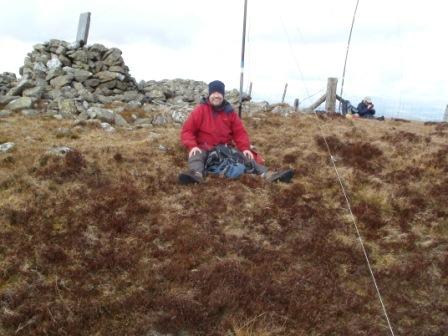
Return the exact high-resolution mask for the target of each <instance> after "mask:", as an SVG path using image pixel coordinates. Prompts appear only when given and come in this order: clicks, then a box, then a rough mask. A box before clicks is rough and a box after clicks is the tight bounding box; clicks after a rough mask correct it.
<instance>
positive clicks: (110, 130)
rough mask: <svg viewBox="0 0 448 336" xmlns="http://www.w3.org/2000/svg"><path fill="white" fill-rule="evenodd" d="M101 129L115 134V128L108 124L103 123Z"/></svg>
mask: <svg viewBox="0 0 448 336" xmlns="http://www.w3.org/2000/svg"><path fill="white" fill-rule="evenodd" d="M101 128H102V129H103V130H105V131H106V132H110V133H112V132H115V128H113V127H112V126H111V125H110V124H108V123H107V122H102V123H101Z"/></svg>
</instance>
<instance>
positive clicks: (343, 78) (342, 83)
mask: <svg viewBox="0 0 448 336" xmlns="http://www.w3.org/2000/svg"><path fill="white" fill-rule="evenodd" d="M358 4H359V0H357V1H356V6H355V12H354V13H353V19H352V25H351V27H350V33H349V34H348V42H347V50H346V52H345V61H344V70H342V80H341V93H340V94H339V96H340V97H341V98H344V97H343V96H342V93H343V92H344V81H345V69H346V67H347V59H348V51H349V49H350V41H351V39H352V31H353V26H354V25H355V18H356V11H357V10H358ZM340 107H341V105H339V109H340Z"/></svg>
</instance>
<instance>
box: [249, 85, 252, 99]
mask: <svg viewBox="0 0 448 336" xmlns="http://www.w3.org/2000/svg"><path fill="white" fill-rule="evenodd" d="M249 97H251V98H252V82H250V85H249Z"/></svg>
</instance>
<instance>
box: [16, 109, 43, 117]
mask: <svg viewBox="0 0 448 336" xmlns="http://www.w3.org/2000/svg"><path fill="white" fill-rule="evenodd" d="M20 114H21V115H23V116H24V117H35V116H37V115H39V112H38V111H37V110H34V109H24V110H21V111H20Z"/></svg>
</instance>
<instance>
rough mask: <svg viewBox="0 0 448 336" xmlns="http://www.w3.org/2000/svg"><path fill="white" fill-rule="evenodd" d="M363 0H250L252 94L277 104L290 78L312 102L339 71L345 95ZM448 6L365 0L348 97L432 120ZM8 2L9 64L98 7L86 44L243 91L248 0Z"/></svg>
mask: <svg viewBox="0 0 448 336" xmlns="http://www.w3.org/2000/svg"><path fill="white" fill-rule="evenodd" d="M355 5H356V0H340V1H334V0H313V1H301V0H276V1H272V0H270V1H268V0H248V21H247V37H246V60H245V73H244V79H245V81H244V82H245V85H244V88H245V90H247V89H248V85H249V82H253V96H254V99H255V100H257V101H260V100H267V101H269V102H270V103H275V102H278V101H280V100H281V97H282V93H283V88H284V85H285V83H288V94H287V97H286V100H287V101H288V102H289V103H292V102H293V100H294V98H296V97H298V98H300V100H301V101H303V104H304V105H309V104H311V103H312V102H313V100H314V99H316V98H318V97H319V96H320V95H322V94H323V93H324V91H325V88H326V83H327V78H328V77H338V78H339V85H338V93H339V92H340V89H341V85H340V84H341V78H342V71H343V66H344V58H345V53H346V47H347V40H348V35H349V31H350V25H351V22H352V17H353V12H354V9H355ZM447 7H448V4H447V3H446V2H445V1H444V0H426V1H418V2H417V1H408V0H394V1H392V0H370V1H369V0H360V2H359V6H358V11H357V16H356V20H355V25H354V29H353V35H352V41H351V47H350V51H349V57H348V62H347V71H346V76H345V84H344V94H343V95H344V97H345V98H348V99H350V100H351V101H352V103H354V104H356V103H358V102H359V99H361V98H362V97H363V96H366V95H369V96H371V97H373V100H374V102H375V101H376V102H378V104H379V105H380V106H381V104H383V105H384V109H386V105H387V109H389V110H390V109H393V110H394V111H396V114H397V115H398V116H399V113H402V114H403V115H405V114H406V110H408V111H410V110H413V109H414V110H416V109H417V110H418V111H420V110H421V106H427V110H428V111H429V110H431V111H433V112H434V111H435V113H436V115H435V117H434V116H433V117H427V118H429V119H431V118H432V119H434V118H437V117H438V113H439V112H438V111H440V117H439V118H441V117H442V115H443V111H444V109H445V106H446V104H448V85H447V78H448V67H447V66H446V63H447V60H448V48H447V43H446V37H445V35H446V33H447V32H448V19H447V17H446V13H447ZM0 8H1V10H0V72H4V71H9V72H15V73H16V74H18V69H19V67H20V66H22V65H23V59H24V57H25V56H26V54H27V53H28V52H30V51H31V50H32V46H33V45H34V44H36V43H42V42H45V41H48V40H50V39H52V38H56V39H62V40H66V41H68V42H73V41H74V40H75V39H76V32H77V25H78V19H79V14H80V13H82V12H87V11H89V12H91V13H92V17H91V20H92V21H91V26H90V34H89V41H88V44H93V43H102V44H104V45H105V46H106V47H108V48H111V47H116V48H119V49H121V50H122V51H123V57H124V60H125V62H126V65H128V66H129V68H130V71H131V75H132V76H133V77H135V78H136V80H137V81H140V80H151V79H155V80H161V79H171V78H184V79H194V80H201V81H205V82H208V81H211V80H214V79H221V80H223V81H224V82H225V83H226V88H227V89H231V88H237V89H238V88H239V80H240V58H241V37H242V25H243V23H242V22H243V8H244V0H226V1H223V0H221V1H215V0H196V1H195V0H192V1H185V0H163V1H161V0H147V1H134V0H126V1H116V0H104V1H103V0H99V1H98V0H78V1H68V2H66V1H48V0H45V1H40V0H28V1H25V0H15V1H10V0H0ZM313 95H315V96H313ZM310 96H312V97H311V98H308V97H310ZM378 104H377V107H378ZM426 112H427V111H426ZM415 113H420V112H415ZM417 119H418V118H417Z"/></svg>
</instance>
